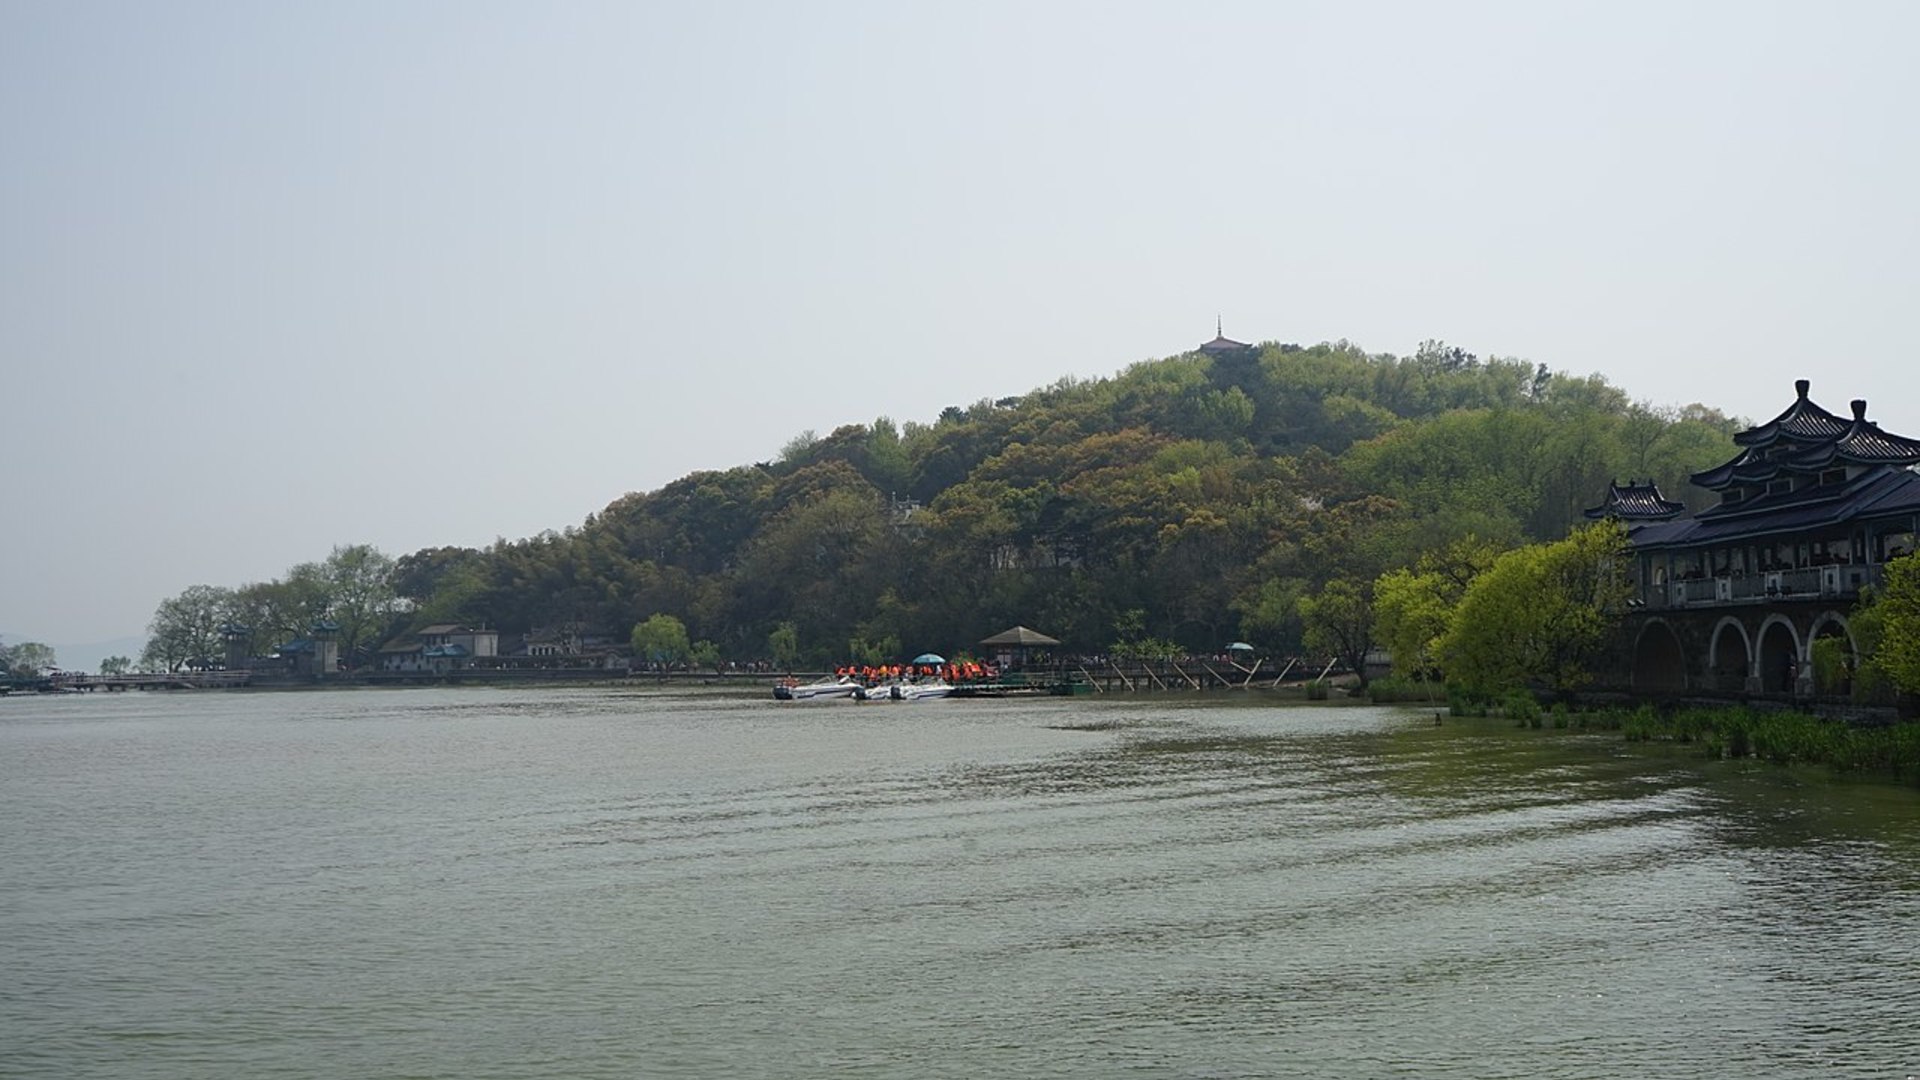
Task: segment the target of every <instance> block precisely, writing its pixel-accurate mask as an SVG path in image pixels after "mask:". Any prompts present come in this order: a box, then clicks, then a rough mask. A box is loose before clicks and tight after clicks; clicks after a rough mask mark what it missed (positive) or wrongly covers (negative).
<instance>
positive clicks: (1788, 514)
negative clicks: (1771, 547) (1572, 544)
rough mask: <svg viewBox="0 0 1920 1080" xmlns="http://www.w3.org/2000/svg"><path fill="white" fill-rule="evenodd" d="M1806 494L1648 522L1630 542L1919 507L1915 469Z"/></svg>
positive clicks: (1684, 541) (1671, 541)
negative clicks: (1753, 507) (1752, 508)
mask: <svg viewBox="0 0 1920 1080" xmlns="http://www.w3.org/2000/svg"><path fill="white" fill-rule="evenodd" d="M1794 494H1795V495H1796V496H1798V495H1800V494H1801V493H1799V492H1795V493H1794ZM1807 495H1810V496H1817V497H1810V498H1797V499H1793V500H1790V501H1789V500H1783V501H1781V502H1775V503H1773V504H1771V505H1770V506H1767V507H1763V508H1759V510H1758V511H1757V512H1755V513H1748V514H1738V515H1733V514H1728V515H1720V516H1702V517H1691V518H1678V519H1675V520H1672V521H1663V522H1659V523H1656V524H1650V525H1647V526H1646V527H1644V528H1641V529H1639V530H1636V531H1635V533H1634V536H1633V544H1634V546H1635V547H1638V548H1649V547H1676V546H1692V545H1696V544H1713V543H1722V542H1725V541H1729V540H1739V539H1741V538H1744V537H1749V536H1765V535H1769V534H1773V533H1792V532H1799V531H1801V530H1804V529H1813V528H1819V527H1821V526H1823V525H1837V524H1840V523H1842V522H1848V521H1855V520H1859V519H1862V518H1879V517H1885V516H1889V515H1893V514H1900V513H1911V512H1913V511H1915V510H1920V473H1914V472H1911V471H1909V470H1906V469H1889V470H1887V471H1884V472H1881V473H1878V474H1876V475H1874V476H1871V477H1867V478H1863V481H1862V482H1861V483H1859V484H1855V485H1849V486H1848V487H1847V488H1843V489H1839V490H1838V491H1837V492H1835V491H1831V490H1829V491H1825V492H1822V491H1812V492H1808V493H1807Z"/></svg>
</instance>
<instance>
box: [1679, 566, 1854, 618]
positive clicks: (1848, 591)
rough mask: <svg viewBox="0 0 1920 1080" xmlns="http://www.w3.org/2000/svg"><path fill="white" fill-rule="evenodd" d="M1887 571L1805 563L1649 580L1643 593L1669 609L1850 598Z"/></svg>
mask: <svg viewBox="0 0 1920 1080" xmlns="http://www.w3.org/2000/svg"><path fill="white" fill-rule="evenodd" d="M1884 576H1885V574H1884V570H1883V568H1882V567H1881V566H1880V565H1879V564H1876V563H1839V564H1836V565H1832V566H1804V567H1799V568H1797V569H1793V570H1766V571H1762V572H1760V573H1757V574H1726V575H1720V576H1717V577H1699V578H1682V579H1679V580H1675V581H1669V582H1667V583H1665V584H1663V585H1652V586H1648V587H1647V588H1646V589H1645V590H1644V591H1643V595H1642V599H1643V600H1645V601H1646V606H1647V607H1649V608H1656V609H1666V610H1672V609H1675V608H1698V607H1712V606H1716V605H1728V604H1766V603H1773V602H1776V601H1781V600H1813V599H1827V598H1836V599H1850V598H1853V597H1857V596H1859V595H1860V590H1861V589H1864V588H1866V587H1868V586H1876V587H1877V586H1878V585H1879V584H1880V583H1881V581H1882V580H1883V578H1884Z"/></svg>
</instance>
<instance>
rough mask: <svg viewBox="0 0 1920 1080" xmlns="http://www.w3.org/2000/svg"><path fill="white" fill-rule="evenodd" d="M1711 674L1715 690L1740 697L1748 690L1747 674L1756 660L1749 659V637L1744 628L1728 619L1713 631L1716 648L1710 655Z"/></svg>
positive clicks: (1708, 656) (1708, 663)
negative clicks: (1738, 694)
mask: <svg viewBox="0 0 1920 1080" xmlns="http://www.w3.org/2000/svg"><path fill="white" fill-rule="evenodd" d="M1707 665H1708V667H1707V670H1708V673H1709V674H1710V675H1711V676H1712V680H1713V689H1715V690H1718V691H1721V692H1722V693H1739V692H1741V691H1743V690H1745V689H1747V672H1748V671H1750V670H1752V666H1753V660H1752V658H1751V657H1750V656H1748V655H1747V633H1746V631H1745V630H1743V629H1741V628H1740V624H1739V623H1737V622H1735V621H1733V620H1732V619H1728V620H1726V621H1725V622H1722V623H1721V624H1720V625H1719V626H1716V627H1714V628H1713V647H1712V649H1711V650H1710V651H1709V652H1708V654H1707Z"/></svg>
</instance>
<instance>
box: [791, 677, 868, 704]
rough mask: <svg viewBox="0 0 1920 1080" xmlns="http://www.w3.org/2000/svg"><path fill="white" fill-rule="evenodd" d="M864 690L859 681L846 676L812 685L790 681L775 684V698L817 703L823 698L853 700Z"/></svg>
mask: <svg viewBox="0 0 1920 1080" xmlns="http://www.w3.org/2000/svg"><path fill="white" fill-rule="evenodd" d="M862 689H864V687H863V686H862V684H861V682H860V680H859V679H855V678H852V677H850V676H846V675H842V676H840V677H839V678H837V679H821V680H820V681H818V682H810V683H802V682H796V681H794V680H792V679H789V680H787V681H786V682H778V683H774V684H773V696H774V697H775V698H778V699H779V700H781V701H816V700H820V699H823V698H851V697H852V696H853V695H854V694H856V693H858V692H859V691H860V690H862Z"/></svg>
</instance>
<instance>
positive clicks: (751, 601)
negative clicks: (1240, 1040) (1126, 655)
mask: <svg viewBox="0 0 1920 1080" xmlns="http://www.w3.org/2000/svg"><path fill="white" fill-rule="evenodd" d="M1737 426H1738V425H1737V424H1736V422H1734V421H1732V420H1729V419H1728V418H1726V417H1724V416H1721V415H1720V414H1719V413H1717V412H1715V411H1713V410H1711V409H1708V408H1705V407H1703V406H1689V407H1688V408H1687V409H1685V410H1672V409H1664V408H1656V407H1654V406H1651V405H1647V404H1641V403H1635V402H1633V401H1631V400H1630V399H1629V398H1628V396H1627V395H1626V394H1625V393H1623V392H1621V391H1620V390H1619V389H1617V388H1615V387H1612V386H1610V385H1608V384H1607V383H1606V382H1605V381H1604V380H1602V379H1600V378H1599V377H1597V376H1593V377H1587V378H1570V377H1567V376H1564V375H1559V374H1555V373H1553V372H1551V371H1549V370H1548V369H1547V368H1546V367H1545V366H1544V365H1539V364H1534V363H1530V362H1523V361H1519V360H1509V359H1501V358H1497V357H1496V358H1489V359H1485V360H1482V359H1481V358H1479V357H1477V356H1475V355H1474V354H1472V353H1469V352H1467V351H1466V350H1464V349H1460V348H1458V347H1455V346H1451V345H1448V344H1446V343H1444V342H1426V343H1423V344H1422V345H1421V347H1420V349H1419V351H1418V352H1416V353H1415V354H1414V355H1413V356H1410V357H1398V356H1393V355H1388V354H1369V353H1367V352H1365V351H1363V350H1362V349H1360V348H1358V347H1357V346H1355V345H1352V344H1351V343H1348V342H1344V341H1342V342H1335V343H1330V344H1321V345H1316V346H1312V347H1307V348H1302V347H1300V346H1297V345H1285V344H1269V345H1266V346H1262V347H1259V348H1256V349H1249V350H1245V351H1242V352H1239V353H1228V354H1223V355H1207V354H1203V353H1198V352H1196V353H1189V354H1185V355H1181V356H1175V357H1170V358H1167V359H1164V360H1155V361H1145V362H1142V363H1138V364H1134V365H1132V366H1131V367H1128V368H1126V369H1125V370H1124V371H1121V372H1120V373H1119V374H1117V375H1115V376H1113V377H1111V378H1105V379H1093V380H1076V379H1063V380H1060V381H1059V382H1056V383H1053V384H1051V385H1049V386H1045V387H1042V388H1040V389H1038V390H1034V391H1032V392H1031V393H1028V394H1025V395H1021V396H1015V397H1004V398H1000V399H997V400H993V399H983V400H980V401H977V402H974V403H973V404H971V405H953V406H949V407H948V408H946V409H944V410H942V411H941V412H940V414H939V416H938V418H937V419H936V420H934V421H933V422H931V423H917V422H913V421H907V422H904V423H899V422H896V421H894V420H892V419H890V418H887V417H880V418H878V419H876V420H874V421H873V422H872V423H870V424H851V425H846V426H842V427H840V428H837V429H835V430H833V431H831V432H828V433H827V434H825V435H817V434H815V433H813V432H805V433H802V434H801V435H800V436H798V437H795V438H794V439H793V440H791V441H790V442H789V443H788V445H787V446H786V447H785V448H784V449H783V451H782V453H781V454H780V456H779V458H778V460H776V461H771V462H762V463H758V464H753V465H742V466H738V467H735V468H731V469H726V470H723V471H710V472H698V473H694V474H691V475H689V476H686V477H683V478H681V479H679V480H675V481H673V482H672V483H669V484H667V485H666V486H664V487H662V488H660V489H659V490H657V491H651V492H636V493H631V494H627V495H623V496H621V497H620V498H618V499H615V500H614V501H613V502H612V503H611V504H609V505H608V506H607V507H606V508H605V509H604V510H602V511H600V512H599V513H596V514H592V515H590V516H588V517H587V518H586V519H585V521H583V522H582V523H581V524H580V525H578V526H575V527H572V528H568V529H565V530H563V531H559V532H546V533H542V534H540V535H538V536H534V537H530V538H527V539H524V540H518V541H505V540H502V541H498V542H496V543H495V544H493V545H492V546H490V547H487V548H483V549H482V548H458V547H434V548H427V549H423V550H421V551H418V552H414V553H412V554H409V555H405V556H402V557H400V558H399V559H397V560H394V561H392V562H391V563H390V564H387V563H383V561H382V560H383V559H384V557H381V556H378V553H376V552H372V551H371V550H370V549H363V548H341V549H336V551H335V552H334V555H333V556H332V557H331V558H330V559H329V560H327V561H326V562H325V563H321V564H309V565H308V566H305V567H296V568H295V569H294V571H292V572H290V573H289V574H288V576H287V578H286V579H285V580H282V581H276V582H271V583H267V584H263V585H248V586H244V587H242V588H241V589H239V590H236V591H235V593H234V595H233V596H232V597H230V598H228V599H226V600H225V601H224V602H225V603H226V604H227V607H228V609H229V610H230V611H232V612H234V613H236V621H238V622H241V623H244V624H245V625H248V626H253V627H256V628H266V629H262V630H261V631H260V632H261V633H263V634H264V633H269V632H270V633H271V634H274V635H279V634H284V633H287V632H289V631H292V630H295V629H297V628H301V627H304V626H305V625H307V624H308V623H310V622H311V621H312V619H313V618H315V617H318V616H319V615H321V614H326V615H327V616H328V617H330V618H333V619H335V620H336V621H338V622H340V623H341V626H342V634H343V637H344V636H346V635H347V634H348V632H349V629H348V628H349V626H351V628H352V630H351V633H352V636H353V638H354V643H355V644H359V645H362V646H373V645H377V644H378V643H379V640H380V638H381V635H387V634H392V633H398V632H400V631H402V630H404V629H405V628H406V627H407V626H408V625H409V624H410V625H412V626H414V627H416V628H417V627H418V626H422V625H426V624H429V623H434V622H471V623H481V624H485V625H488V626H491V627H494V628H497V629H499V630H500V631H501V632H502V633H503V634H505V635H511V634H515V633H524V632H532V631H537V630H541V629H551V628H557V627H574V628H581V629H583V630H586V631H591V632H597V633H600V634H602V635H605V636H607V637H609V638H615V639H618V638H622V637H625V636H626V635H627V632H628V631H629V629H630V628H632V627H634V626H635V625H636V624H639V623H641V622H642V621H643V620H645V619H647V618H648V617H650V616H654V615H671V616H672V617H674V618H675V619H677V620H679V621H680V622H681V624H682V625H683V626H684V627H685V630H686V632H687V635H688V637H689V638H691V639H694V640H699V641H705V642H710V643H711V644H712V646H713V647H714V648H715V649H717V650H718V651H719V652H720V653H721V654H723V655H726V656H731V657H735V658H741V659H747V658H756V657H757V658H770V659H773V660H774V661H775V662H777V663H778V662H781V661H787V662H791V663H794V664H803V665H805V664H820V663H824V662H828V661H831V660H834V659H840V658H845V657H846V656H848V655H849V652H848V650H849V649H868V650H871V649H874V648H880V647H883V646H892V647H897V648H898V649H900V650H901V651H902V652H905V653H909V654H911V653H914V652H919V651H925V650H933V651H942V652H951V651H954V650H957V649H959V648H964V647H965V646H967V645H968V644H970V643H972V642H974V641H977V640H978V639H979V638H980V637H981V636H982V635H984V634H986V633H988V632H991V631H993V630H995V629H998V628H1001V627H1004V626H1008V625H1012V624H1014V623H1023V624H1026V625H1030V626H1036V627H1041V628H1044V629H1045V630H1046V631H1047V632H1048V633H1050V634H1052V635H1054V636H1056V637H1059V638H1060V639H1062V641H1063V642H1064V643H1065V647H1066V648H1067V649H1069V650H1085V651H1099V650H1103V649H1105V648H1107V647H1108V646H1109V645H1110V644H1111V643H1112V642H1114V640H1115V637H1116V630H1115V628H1116V626H1117V625H1119V622H1120V620H1121V618H1122V616H1124V615H1126V613H1129V612H1139V613H1141V616H1140V617H1141V620H1142V625H1141V627H1140V631H1139V635H1138V636H1139V639H1140V640H1151V641H1157V642H1168V643H1171V644H1173V645H1175V646H1177V647H1179V648H1181V649H1185V650H1196V651H1207V652H1212V651H1217V650H1218V649H1219V648H1221V647H1222V646H1223V645H1224V644H1225V643H1226V642H1227V641H1230V640H1235V639H1240V640H1245V641H1250V642H1253V643H1254V644H1255V645H1257V646H1259V647H1261V648H1262V649H1265V650H1272V651H1282V652H1291V651H1297V650H1300V649H1302V648H1304V647H1307V646H1308V645H1309V638H1311V643H1312V644H1313V645H1317V646H1319V647H1320V648H1322V649H1335V648H1337V649H1338V651H1342V652H1349V651H1351V650H1352V649H1353V648H1354V647H1355V646H1356V645H1361V644H1364V641H1363V638H1364V637H1365V634H1363V633H1362V630H1365V631H1366V632H1367V633H1371V632H1372V626H1371V624H1368V625H1366V626H1363V625H1362V622H1361V617H1362V616H1364V615H1367V614H1368V610H1367V609H1368V607H1369V604H1370V602H1372V601H1374V600H1375V595H1374V594H1375V591H1376V581H1377V580H1378V579H1380V575H1382V574H1383V573H1387V572H1389V571H1392V570H1395V569H1397V568H1415V569H1410V572H1413V573H1416V574H1421V573H1429V572H1430V571H1425V570H1418V569H1417V567H1420V566H1425V565H1428V564H1427V563H1423V562H1422V560H1423V557H1431V556H1435V554H1436V553H1444V552H1446V551H1449V550H1451V549H1452V548H1453V547H1454V546H1455V545H1458V544H1460V543H1462V542H1463V541H1466V540H1467V539H1468V538H1473V542H1474V543H1475V544H1479V545H1482V546H1491V548H1493V549H1503V548H1507V547H1512V546H1515V545H1518V544H1523V543H1538V542H1545V541H1556V540H1559V539H1560V538H1562V537H1563V536H1565V535H1566V534H1567V532H1568V530H1569V528H1570V527H1572V526H1573V525H1575V524H1577V523H1579V522H1580V521H1581V518H1580V510H1581V508H1583V507H1584V506H1588V505H1591V504H1593V503H1595V502H1597V501H1598V500H1599V498H1600V497H1601V496H1602V495H1603V493H1604V492H1605V490H1606V484H1607V481H1608V480H1609V479H1612V478H1616V477H1625V476H1635V477H1641V478H1648V477H1650V478H1653V479H1656V480H1658V481H1659V482H1660V483H1661V484H1662V486H1663V487H1664V488H1665V489H1666V490H1667V491H1668V492H1669V493H1671V494H1674V495H1675V496H1683V495H1684V494H1685V489H1686V484H1685V477H1686V475H1687V474H1688V473H1689V472H1692V471H1697V470H1699V469H1703V468H1706V467H1709V466H1711V465H1714V464H1717V463H1718V462H1719V461H1720V460H1722V459H1724V457H1725V456H1726V454H1727V451H1728V442H1727V437H1728V435H1729V434H1730V433H1731V432H1732V431H1733V430H1735V429H1736V428H1737ZM383 565H384V566H385V576H384V579H383V583H384V589H381V588H376V587H375V586H376V581H375V579H376V578H379V577H380V574H379V571H380V570H381V567H382V566H383ZM1397 588H1399V586H1398V585H1390V586H1389V587H1388V589H1387V591H1386V593H1385V595H1384V596H1382V597H1381V598H1380V599H1383V600H1390V601H1392V602H1395V603H1398V602H1400V600H1401V599H1402V597H1401V594H1400V593H1397V592H1396V591H1395V590H1396V589H1397ZM1461 588H1463V587H1461V586H1455V587H1454V595H1451V596H1450V597H1448V598H1447V600H1448V602H1449V603H1454V602H1458V599H1459V596H1458V594H1459V591H1460V589H1461ZM203 599H204V598H203ZM189 614H190V613H189V612H186V611H180V612H175V613H172V614H169V616H168V617H167V618H165V619H160V618H159V617H158V616H157V617H156V625H157V627H158V628H159V629H161V630H164V631H166V632H167V633H166V634H157V635H156V637H164V638H165V639H166V640H168V641H176V639H177V643H176V644H169V645H165V646H163V647H162V652H163V653H164V658H165V659H166V660H167V661H168V662H170V663H179V662H184V660H185V659H186V658H187V657H191V656H194V655H198V654H200V653H201V652H203V651H205V645H206V640H205V638H204V637H198V638H196V637H195V636H194V634H195V633H198V632H201V631H202V630H203V629H204V627H205V625H206V620H205V619H196V618H189V617H188V615H189ZM1398 617H1399V616H1395V618H1398ZM1403 621H1404V620H1403ZM176 623H178V624H180V626H178V627H176V625H175V624H176ZM213 625H215V626H217V625H218V621H217V620H216V621H215V622H214V623H213ZM1422 625H1423V626H1425V627H1426V628H1425V629H1424V630H1422V629H1418V628H1415V629H1406V628H1405V627H1403V626H1402V625H1401V624H1400V623H1394V622H1392V621H1391V620H1389V621H1388V622H1387V623H1385V624H1381V629H1382V631H1383V632H1388V631H1390V632H1391V633H1394V634H1399V633H1401V632H1403V630H1404V632H1405V633H1407V634H1411V635H1419V634H1424V635H1425V636H1424V638H1421V639H1420V640H1422V641H1424V642H1425V644H1423V645H1421V646H1420V647H1419V648H1420V651H1422V652H1429V653H1430V652H1431V651H1432V642H1433V639H1434V636H1435V634H1434V632H1433V631H1432V629H1431V625H1430V620H1429V623H1427V624H1422ZM176 630H178V631H180V632H177V633H176ZM189 630H191V631H192V632H188V631H189ZM1407 640H1408V641H1414V640H1416V638H1415V637H1409V638H1408V639H1407ZM343 644H344V642H343ZM1396 651H1398V650H1396ZM783 666H784V665H783Z"/></svg>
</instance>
